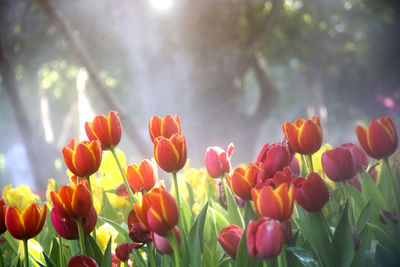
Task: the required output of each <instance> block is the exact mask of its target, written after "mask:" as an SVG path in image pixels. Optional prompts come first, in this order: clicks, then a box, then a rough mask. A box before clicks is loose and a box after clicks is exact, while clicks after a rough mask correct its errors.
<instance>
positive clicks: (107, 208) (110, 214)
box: [102, 190, 120, 222]
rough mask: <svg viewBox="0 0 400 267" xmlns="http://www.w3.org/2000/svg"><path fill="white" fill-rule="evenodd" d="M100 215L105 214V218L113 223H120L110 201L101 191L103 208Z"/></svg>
mask: <svg viewBox="0 0 400 267" xmlns="http://www.w3.org/2000/svg"><path fill="white" fill-rule="evenodd" d="M102 214H107V218H108V219H110V220H113V221H116V222H118V221H120V217H119V216H118V214H117V212H116V211H115V208H114V207H113V206H112V205H111V203H110V200H109V199H108V197H107V194H106V193H105V192H104V190H103V208H102Z"/></svg>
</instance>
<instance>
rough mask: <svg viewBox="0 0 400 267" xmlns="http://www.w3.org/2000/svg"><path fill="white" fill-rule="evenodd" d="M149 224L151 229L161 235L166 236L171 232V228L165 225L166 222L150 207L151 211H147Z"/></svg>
mask: <svg viewBox="0 0 400 267" xmlns="http://www.w3.org/2000/svg"><path fill="white" fill-rule="evenodd" d="M147 222H148V225H149V228H150V229H151V230H152V231H153V232H155V233H157V234H159V235H165V234H166V233H167V232H168V231H169V228H168V227H167V225H166V224H165V222H164V220H163V219H162V217H161V216H160V214H159V213H158V212H157V211H156V210H155V209H154V208H153V207H150V209H149V210H148V211H147Z"/></svg>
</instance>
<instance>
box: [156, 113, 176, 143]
mask: <svg viewBox="0 0 400 267" xmlns="http://www.w3.org/2000/svg"><path fill="white" fill-rule="evenodd" d="M149 133H150V138H151V141H152V142H153V143H154V140H155V139H156V138H157V137H159V136H161V137H164V138H167V139H169V138H170V137H171V136H172V135H173V134H182V129H181V122H180V119H179V116H178V115H175V116H174V117H172V116H171V115H170V114H167V116H165V117H164V118H161V117H159V116H154V117H152V118H151V119H150V121H149Z"/></svg>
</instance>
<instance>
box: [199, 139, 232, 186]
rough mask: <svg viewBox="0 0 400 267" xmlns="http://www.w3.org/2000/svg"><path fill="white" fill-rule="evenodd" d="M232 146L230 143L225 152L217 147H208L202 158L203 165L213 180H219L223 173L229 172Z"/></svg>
mask: <svg viewBox="0 0 400 267" xmlns="http://www.w3.org/2000/svg"><path fill="white" fill-rule="evenodd" d="M233 148H234V146H233V144H232V143H230V144H229V146H228V149H227V151H226V152H225V151H224V150H223V149H222V148H220V147H218V146H213V147H209V148H207V150H206V154H205V156H204V163H205V165H206V169H207V172H208V174H209V175H210V176H211V177H213V178H219V177H221V176H223V175H224V174H225V173H229V172H230V171H231V156H232V153H233Z"/></svg>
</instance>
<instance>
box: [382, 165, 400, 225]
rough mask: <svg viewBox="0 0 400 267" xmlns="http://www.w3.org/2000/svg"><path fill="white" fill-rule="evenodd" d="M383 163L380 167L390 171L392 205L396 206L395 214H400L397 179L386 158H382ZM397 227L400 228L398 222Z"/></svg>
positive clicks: (399, 194)
mask: <svg viewBox="0 0 400 267" xmlns="http://www.w3.org/2000/svg"><path fill="white" fill-rule="evenodd" d="M383 165H386V166H382V167H386V168H387V169H388V170H389V173H390V179H389V181H390V187H391V188H392V194H393V197H394V205H395V208H396V212H397V216H400V193H399V192H398V191H397V190H399V188H398V181H397V180H396V179H395V178H394V176H393V172H392V169H391V168H390V164H389V160H388V158H384V159H383ZM398 227H399V229H400V223H399V224H398Z"/></svg>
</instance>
